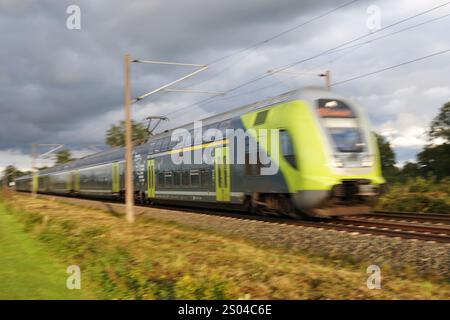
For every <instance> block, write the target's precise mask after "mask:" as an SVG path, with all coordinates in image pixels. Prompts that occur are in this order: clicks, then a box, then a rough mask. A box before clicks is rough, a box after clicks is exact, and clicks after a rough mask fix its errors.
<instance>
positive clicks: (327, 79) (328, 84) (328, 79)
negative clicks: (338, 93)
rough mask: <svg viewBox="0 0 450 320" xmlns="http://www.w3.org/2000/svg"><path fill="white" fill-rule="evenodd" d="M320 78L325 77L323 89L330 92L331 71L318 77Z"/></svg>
mask: <svg viewBox="0 0 450 320" xmlns="http://www.w3.org/2000/svg"><path fill="white" fill-rule="evenodd" d="M319 76H320V77H325V87H326V88H327V89H328V90H331V71H330V70H327V71H325V73H322V74H320V75H319Z"/></svg>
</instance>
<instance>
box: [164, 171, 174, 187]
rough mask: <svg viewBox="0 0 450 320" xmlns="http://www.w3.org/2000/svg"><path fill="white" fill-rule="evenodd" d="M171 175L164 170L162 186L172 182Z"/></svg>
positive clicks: (167, 185) (169, 184)
mask: <svg viewBox="0 0 450 320" xmlns="http://www.w3.org/2000/svg"><path fill="white" fill-rule="evenodd" d="M172 179H173V176H172V172H165V173H164V186H166V187H169V186H171V185H172V184H173V181H172Z"/></svg>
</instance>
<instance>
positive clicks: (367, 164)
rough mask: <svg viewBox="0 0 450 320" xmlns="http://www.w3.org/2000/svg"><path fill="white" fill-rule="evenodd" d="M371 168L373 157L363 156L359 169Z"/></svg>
mask: <svg viewBox="0 0 450 320" xmlns="http://www.w3.org/2000/svg"><path fill="white" fill-rule="evenodd" d="M371 166H373V157H372V156H364V157H363V158H362V159H361V167H371Z"/></svg>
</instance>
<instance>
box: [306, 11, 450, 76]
mask: <svg viewBox="0 0 450 320" xmlns="http://www.w3.org/2000/svg"><path fill="white" fill-rule="evenodd" d="M449 16H450V13H447V14H444V15H442V16H439V17H436V18H433V19H429V20H426V21H424V22H421V23H418V24H415V25H412V26H409V27H407V28H403V29H400V30H397V31H394V32H391V33H388V34H385V35H382V36H380V37H377V38H374V39H370V40H367V41H365V42H360V43H357V44H354V45H351V46H347V47H344V48H340V49H337V50H334V51H332V52H330V53H329V54H334V53H337V52H341V51H345V50H348V49H353V50H350V51H347V52H345V53H344V54H342V55H340V56H339V57H337V58H335V59H332V60H331V61H328V62H325V63H321V64H318V65H317V66H315V67H313V68H311V69H309V70H308V71H310V70H314V69H318V68H321V67H323V66H324V65H326V64H328V63H330V62H335V61H337V60H338V59H341V58H342V57H344V56H346V55H347V54H349V53H352V52H354V51H355V50H356V49H359V48H360V47H362V46H363V45H366V44H369V43H373V42H375V41H378V40H382V39H385V38H387V37H390V36H393V35H396V34H399V33H402V32H405V31H408V30H411V29H414V28H417V27H421V26H423V25H426V24H429V23H431V22H435V21H438V20H441V19H443V18H447V17H449Z"/></svg>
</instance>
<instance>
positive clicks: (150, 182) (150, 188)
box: [147, 159, 156, 198]
mask: <svg viewBox="0 0 450 320" xmlns="http://www.w3.org/2000/svg"><path fill="white" fill-rule="evenodd" d="M155 191H156V189H155V160H154V159H151V160H148V161H147V192H148V197H149V198H154V197H155V193H156V192H155Z"/></svg>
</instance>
